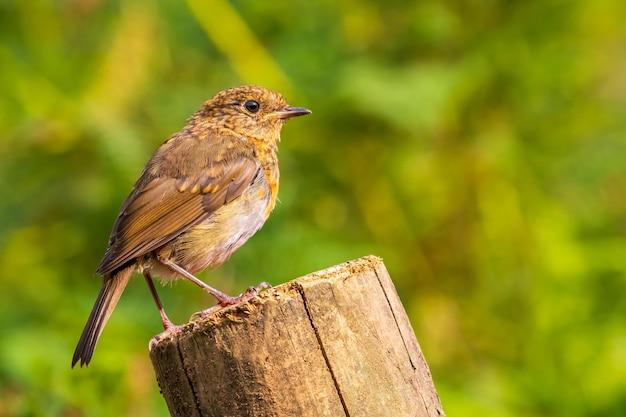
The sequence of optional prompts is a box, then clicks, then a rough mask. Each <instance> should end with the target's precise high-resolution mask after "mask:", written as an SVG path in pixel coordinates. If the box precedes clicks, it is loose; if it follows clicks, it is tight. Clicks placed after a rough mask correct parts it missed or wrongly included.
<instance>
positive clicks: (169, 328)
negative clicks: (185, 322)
mask: <svg viewBox="0 0 626 417" xmlns="http://www.w3.org/2000/svg"><path fill="white" fill-rule="evenodd" d="M143 276H144V278H145V279H146V283H147V284H148V288H150V294H152V298H153V299H154V303H155V304H156V306H157V308H158V309H159V315H160V316H161V322H162V323H163V329H164V331H163V332H162V333H161V334H158V335H156V336H154V337H153V338H152V339H150V344H149V348H150V350H152V348H153V347H154V345H155V344H156V343H157V342H158V341H159V340H161V339H162V338H163V337H165V336H167V335H169V334H172V333H175V332H177V331H179V330H180V329H181V328H182V326H177V325H175V324H174V323H172V322H171V320H170V319H169V317H167V314H165V310H164V309H163V304H162V303H161V299H160V298H159V294H158V293H157V291H156V288H155V287H154V281H153V280H152V276H150V273H149V272H148V271H144V272H143Z"/></svg>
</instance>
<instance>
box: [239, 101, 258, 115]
mask: <svg viewBox="0 0 626 417" xmlns="http://www.w3.org/2000/svg"><path fill="white" fill-rule="evenodd" d="M243 106H244V107H245V108H246V110H248V111H249V112H250V113H256V112H258V111H259V109H260V108H261V106H260V105H259V102H258V101H255V100H248V101H246V102H245V103H244V104H243Z"/></svg>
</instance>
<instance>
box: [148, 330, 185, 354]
mask: <svg viewBox="0 0 626 417" xmlns="http://www.w3.org/2000/svg"><path fill="white" fill-rule="evenodd" d="M182 329H183V326H177V325H175V324H171V323H170V325H169V326H167V327H166V328H165V330H163V331H162V332H161V333H159V334H157V335H156V336H154V337H153V338H152V339H150V343H148V349H149V350H150V351H152V349H153V348H154V347H155V346H156V344H157V343H159V342H160V341H161V340H163V339H165V338H167V337H169V336H172V335H174V334H176V333H178V332H180V331H181V330H182Z"/></svg>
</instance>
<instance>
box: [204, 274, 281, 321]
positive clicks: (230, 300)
mask: <svg viewBox="0 0 626 417" xmlns="http://www.w3.org/2000/svg"><path fill="white" fill-rule="evenodd" d="M268 288H272V286H271V285H270V284H268V283H267V282H261V283H260V284H258V285H257V286H256V287H249V288H248V289H247V290H245V291H244V292H242V293H241V294H239V295H237V296H235V297H230V296H226V297H221V298H220V299H218V302H217V304H216V305H214V306H213V307H209V308H207V309H206V310H202V311H200V312H198V313H196V314H194V315H193V317H198V316H199V317H206V316H209V315H211V314H213V313H215V312H217V311H219V310H221V309H222V308H224V307H228V306H232V305H235V304H240V303H245V302H246V301H248V300H250V299H251V298H254V297H256V296H257V295H259V294H260V293H261V292H262V291H264V290H267V289H268Z"/></svg>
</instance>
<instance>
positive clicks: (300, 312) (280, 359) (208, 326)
mask: <svg viewBox="0 0 626 417" xmlns="http://www.w3.org/2000/svg"><path fill="white" fill-rule="evenodd" d="M150 356H151V358H152V363H153V365H154V369H155V371H156V375H157V380H158V382H159V386H160V388H161V392H162V393H163V396H164V397H165V401H166V402H167V405H168V407H169V410H170V413H171V415H172V416H174V417H183V416H185V417H191V416H198V417H200V416H215V417H218V416H219V417H227V416H232V417H235V416H236V417H243V416H254V417H269V416H272V417H283V416H284V417H309V416H310V417H313V416H315V417H341V416H345V417H360V416H363V417H365V416H368V417H373V416H381V417H382V416H385V417H386V416H393V417H409V416H410V417H416V416H424V417H426V416H428V417H438V416H442V415H443V410H442V407H441V404H440V402H439V397H438V396H437V393H436V391H435V387H434V386H433V382H432V379H431V375H430V371H429V370H428V366H427V365H426V362H425V361H424V356H423V355H422V352H421V350H420V348H419V345H418V343H417V340H416V338H415V335H414V334H413V331H412V329H411V325H410V324H409V321H408V318H407V315H406V313H405V311H404V309H403V308H402V305H401V303H400V299H399V298H398V295H397V293H396V290H395V288H394V286H393V283H392V282H391V279H390V278H389V275H388V273H387V270H386V269H385V266H384V265H383V263H382V260H381V259H380V258H376V257H373V256H368V257H364V258H360V259H357V260H355V261H350V262H346V263H344V264H341V265H338V266H334V267H331V268H328V269H326V270H323V271H320V272H315V273H312V274H309V275H306V276H304V277H301V278H298V279H296V280H294V281H291V282H288V283H285V284H282V285H280V286H278V287H274V288H271V289H269V290H267V291H264V292H262V293H261V294H260V295H259V296H257V297H255V298H253V299H252V300H250V301H249V302H246V303H243V304H241V305H237V306H233V307H228V308H225V309H222V310H220V311H218V312H216V313H213V314H211V315H210V316H205V317H202V318H199V319H197V320H195V321H192V322H190V323H188V324H187V325H186V326H185V328H184V330H183V331H182V332H179V333H176V334H175V335H174V336H172V337H169V338H165V339H163V340H160V341H159V342H158V343H157V344H155V345H154V346H153V348H152V350H151V353H150Z"/></svg>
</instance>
